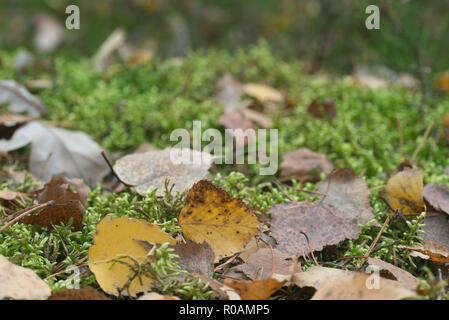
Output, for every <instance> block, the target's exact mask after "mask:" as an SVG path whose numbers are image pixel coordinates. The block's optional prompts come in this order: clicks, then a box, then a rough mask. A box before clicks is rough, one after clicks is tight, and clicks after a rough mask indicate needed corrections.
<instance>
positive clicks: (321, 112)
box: [307, 98, 337, 119]
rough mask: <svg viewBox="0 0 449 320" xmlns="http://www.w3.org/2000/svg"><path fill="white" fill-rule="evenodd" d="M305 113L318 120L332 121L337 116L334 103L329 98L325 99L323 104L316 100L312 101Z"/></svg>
mask: <svg viewBox="0 0 449 320" xmlns="http://www.w3.org/2000/svg"><path fill="white" fill-rule="evenodd" d="M307 112H308V113H310V114H311V115H313V116H314V117H315V118H318V119H323V118H329V119H333V118H335V116H336V115H337V109H336V108H335V102H334V100H332V99H331V98H326V99H324V101H323V102H320V101H319V100H318V99H315V100H313V101H312V103H311V104H310V105H309V107H308V108H307Z"/></svg>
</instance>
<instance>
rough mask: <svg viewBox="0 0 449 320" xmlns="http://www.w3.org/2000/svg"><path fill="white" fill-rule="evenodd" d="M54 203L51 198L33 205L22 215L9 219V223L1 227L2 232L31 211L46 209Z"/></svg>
mask: <svg viewBox="0 0 449 320" xmlns="http://www.w3.org/2000/svg"><path fill="white" fill-rule="evenodd" d="M53 204H54V201H53V200H50V201H48V202H45V203H42V204H38V205H36V206H35V207H32V208H31V209H28V210H26V211H24V212H23V213H21V214H20V215H18V216H17V217H15V218H14V219H12V220H11V221H9V222H8V223H7V224H5V225H4V226H3V227H1V228H0V233H2V232H3V231H4V230H6V229H7V228H9V227H10V226H11V225H12V224H14V223H16V222H17V221H19V220H20V219H22V218H23V217H25V216H27V215H29V214H30V213H33V212H35V211H37V210H40V209H45V208H48V207H51V206H53Z"/></svg>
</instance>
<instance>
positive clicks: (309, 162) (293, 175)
mask: <svg viewBox="0 0 449 320" xmlns="http://www.w3.org/2000/svg"><path fill="white" fill-rule="evenodd" d="M280 168H281V179H287V178H288V179H298V180H301V181H319V179H320V173H321V172H330V171H332V169H333V168H334V167H333V165H332V163H331V162H330V161H329V160H328V159H327V157H326V156H325V155H323V154H321V153H316V152H313V151H311V150H309V149H307V148H300V149H297V150H294V151H291V152H288V153H286V154H284V155H283V156H282V163H281V166H280Z"/></svg>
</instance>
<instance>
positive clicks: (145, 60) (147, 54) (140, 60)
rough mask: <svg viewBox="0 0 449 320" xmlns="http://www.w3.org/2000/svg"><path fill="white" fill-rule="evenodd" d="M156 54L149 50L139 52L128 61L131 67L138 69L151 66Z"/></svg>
mask: <svg viewBox="0 0 449 320" xmlns="http://www.w3.org/2000/svg"><path fill="white" fill-rule="evenodd" d="M153 55H154V52H153V51H151V50H148V49H143V50H138V51H136V52H134V53H133V54H132V55H131V57H130V58H129V59H128V63H129V65H130V66H131V67H138V66H142V65H145V64H150V63H151V61H152V60H153Z"/></svg>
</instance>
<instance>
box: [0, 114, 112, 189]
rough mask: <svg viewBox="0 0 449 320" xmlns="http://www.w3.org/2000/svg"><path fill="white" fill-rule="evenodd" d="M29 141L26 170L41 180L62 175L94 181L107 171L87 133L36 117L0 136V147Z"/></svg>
mask: <svg viewBox="0 0 449 320" xmlns="http://www.w3.org/2000/svg"><path fill="white" fill-rule="evenodd" d="M29 143H31V154H30V161H29V170H30V172H31V173H32V174H33V175H34V176H35V177H37V178H38V179H39V180H41V181H42V182H47V181H50V180H51V179H52V178H53V177H54V176H59V175H65V176H67V177H69V178H83V180H84V181H86V182H87V183H89V184H95V183H97V182H99V181H101V179H102V178H103V177H104V176H105V175H106V174H107V173H108V172H109V168H108V166H107V164H106V162H105V161H104V159H103V157H102V156H101V151H102V149H101V148H100V146H99V145H98V144H97V143H95V142H94V141H93V140H92V139H90V138H89V136H88V135H87V134H85V133H84V132H81V131H70V130H65V129H60V128H54V127H49V126H45V125H43V124H41V123H39V122H37V121H33V122H30V123H28V124H27V125H25V126H23V127H21V128H19V129H18V130H16V132H14V134H13V136H12V138H11V139H10V140H0V150H1V151H11V150H15V149H18V148H21V147H23V146H25V145H27V144H29Z"/></svg>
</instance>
